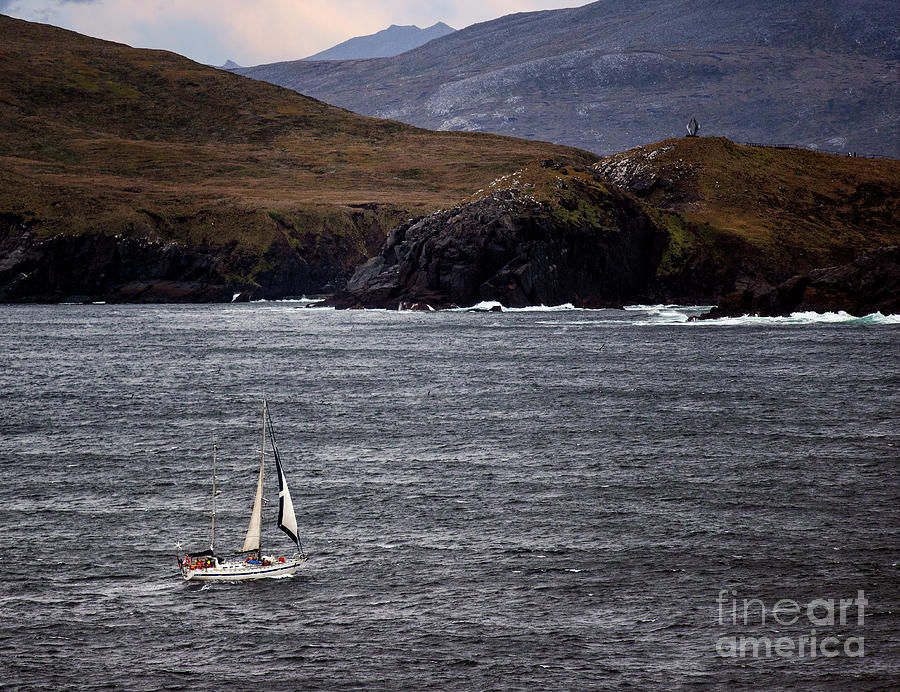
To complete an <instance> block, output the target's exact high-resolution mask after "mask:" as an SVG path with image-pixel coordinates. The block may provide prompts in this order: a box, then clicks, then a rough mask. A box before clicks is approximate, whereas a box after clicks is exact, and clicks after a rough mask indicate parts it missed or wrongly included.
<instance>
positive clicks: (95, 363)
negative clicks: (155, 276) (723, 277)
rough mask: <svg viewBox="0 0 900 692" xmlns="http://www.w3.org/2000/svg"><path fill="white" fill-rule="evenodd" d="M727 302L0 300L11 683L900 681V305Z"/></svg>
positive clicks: (662, 685) (441, 685)
mask: <svg viewBox="0 0 900 692" xmlns="http://www.w3.org/2000/svg"><path fill="white" fill-rule="evenodd" d="M483 307H484V308H489V307H490V306H489V305H486V306H483ZM697 312H699V310H696V309H685V308H678V307H675V306H633V307H632V308H631V309H628V310H624V311H614V310H601V311H582V310H572V309H546V310H525V311H507V312H503V313H496V312H465V311H460V312H440V313H421V312H402V313H401V312H382V311H348V312H338V311H331V310H319V309H308V308H305V307H303V304H300V303H260V304H249V305H248V304H244V305H229V306H220V305H216V306H111V305H93V306H2V307H0V348H2V350H0V352H2V354H3V367H2V368H0V393H2V409H0V536H2V542H0V616H2V617H0V687H2V688H4V689H42V690H60V689H71V688H81V689H108V688H122V689H133V690H162V689H167V690H182V689H243V690H246V689H251V688H253V687H256V686H264V687H266V688H272V689H336V690H345V689H362V690H369V689H415V690H429V689H430V690H446V689H460V690H468V689H521V690H538V689H540V690H550V689H559V690H602V689H618V688H622V687H630V688H632V689H640V690H669V689H678V688H688V689H729V690H732V689H769V690H776V689H791V690H794V689H801V690H803V689H808V690H821V689H826V690H846V689H896V688H897V687H898V686H900V616H898V613H900V522H898V519H900V480H898V471H900V463H898V462H900V425H898V419H900V403H898V391H900V387H898V385H900V362H898V354H900V321H898V320H897V319H896V318H885V317H881V316H879V315H875V316H869V317H867V318H862V319H856V318H851V317H849V316H846V315H840V314H837V315H825V316H818V315H814V314H805V315H795V316H793V317H791V318H782V319H769V320H765V319H749V318H744V319H736V320H719V321H714V322H702V323H698V322H688V321H687V318H688V316H689V315H691V314H695V313H697ZM264 396H265V397H267V398H268V400H269V404H270V409H271V413H272V417H273V420H274V424H275V428H276V432H277V433H278V440H279V446H280V448H281V452H282V456H283V457H284V461H285V466H286V473H287V474H288V480H289V482H290V484H291V492H292V495H293V498H294V504H295V507H296V508H297V515H298V522H299V524H300V529H301V534H302V539H303V542H304V547H305V548H306V550H307V551H308V552H309V555H310V559H309V561H308V562H307V563H305V565H304V566H303V568H302V570H301V572H300V573H298V574H297V575H296V576H295V577H293V578H288V579H279V580H265V581H259V582H245V583H238V584H209V585H205V586H202V585H198V584H193V583H185V582H183V580H182V579H181V577H180V575H179V572H178V568H177V564H176V552H178V551H179V550H180V551H181V552H183V551H184V550H188V549H202V548H204V547H206V546H208V543H209V509H210V508H209V504H210V492H211V489H210V482H211V460H212V448H213V445H214V444H218V449H219V453H218V474H217V475H218V484H219V489H220V490H221V494H220V495H219V496H218V499H217V507H218V516H217V532H216V541H217V546H218V548H219V549H220V550H228V549H230V548H234V549H237V548H239V547H240V543H241V541H242V539H243V532H244V531H245V530H246V524H247V521H248V519H249V513H250V506H251V503H252V497H253V492H254V487H255V482H256V471H257V463H258V462H257V459H258V444H259V425H260V420H259V419H260V409H261V399H262V398H263V397H264ZM269 481H270V485H269V486H268V489H267V496H268V498H269V499H270V500H271V502H270V503H269V505H268V507H267V508H266V512H267V514H266V515H265V516H264V524H265V526H264V530H263V542H264V548H265V549H266V550H267V551H271V552H274V553H279V552H280V553H282V554H288V553H289V552H290V549H291V546H290V543H289V541H288V540H287V538H286V537H285V536H283V534H281V533H280V532H278V531H277V530H276V529H275V527H274V512H275V508H276V507H277V490H276V489H275V488H274V479H273V477H272V475H271V474H270V476H269ZM179 545H180V546H181V547H180V548H179ZM860 592H862V593H860ZM745 599H758V600H756V601H752V600H749V601H748V603H745ZM818 599H821V600H818ZM840 599H845V600H846V601H847V602H846V604H845V608H844V613H843V615H844V618H843V620H844V621H843V622H841V619H842V618H841V617H840V610H839V608H838V607H839V606H840ZM779 600H781V601H782V606H781V607H782V610H781V611H780V612H781V620H782V621H784V622H788V623H789V624H782V622H778V621H775V620H774V619H773V617H772V612H771V609H772V608H773V607H774V604H775V603H776V601H779ZM792 602H793V603H794V604H795V605H796V608H794V609H793V610H792V608H793V606H791V603H792ZM829 603H830V604H831V605H832V606H833V607H834V611H833V615H834V617H832V618H831V620H830V621H829V619H828V615H829V612H830V611H829ZM745 605H748V606H749V607H748V610H747V614H748V617H744V612H743V609H744V606H745ZM763 608H765V609H766V611H765V615H767V618H766V621H765V622H764V623H763V622H762V621H761V620H762V618H761V616H762V615H763V614H764V613H763ZM785 613H787V615H785ZM792 613H793V620H794V621H793V622H790V621H791V619H792V618H791V617H788V616H790V615H791V614H792ZM751 636H752V637H755V638H756V640H757V641H756V642H755V645H756V647H757V648H756V649H755V651H754V650H753V649H752V648H751V647H750V645H747V646H745V648H743V649H742V650H741V652H742V653H743V654H744V655H739V656H730V655H725V654H729V653H730V652H737V651H738V649H737V648H735V646H737V645H733V644H730V643H729V642H738V638H739V637H743V638H745V641H744V644H743V645H746V644H747V640H746V637H751ZM803 637H806V639H805V640H803ZM829 637H830V638H831V640H828V638H829ZM764 638H768V639H769V641H770V642H773V646H774V642H776V640H777V639H779V638H780V639H782V640H785V641H787V642H789V643H790V647H792V648H791V652H788V655H785V653H786V652H787V647H788V644H787V643H784V641H782V643H781V645H780V646H781V653H778V652H776V651H775V650H774V649H771V648H770V650H769V652H768V653H769V655H767V651H766V648H765V642H764V641H762V639H764ZM813 638H816V642H815V644H813V642H812V639H813ZM823 640H828V641H826V642H825V648H824V649H823V648H822V641H823ZM848 642H850V643H849V644H848ZM743 645H741V646H743ZM801 645H804V646H805V655H799V653H798V650H799V647H800V646H801ZM810 650H813V651H815V652H816V653H817V655H816V656H815V657H812V656H811V655H810ZM834 652H837V655H834V656H832V655H831V654H832V653H834ZM860 653H863V654H864V655H858V654H860ZM851 654H856V655H851Z"/></svg>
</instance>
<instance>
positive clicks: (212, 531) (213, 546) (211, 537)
mask: <svg viewBox="0 0 900 692" xmlns="http://www.w3.org/2000/svg"><path fill="white" fill-rule="evenodd" d="M218 451H219V445H218V444H214V445H213V484H212V485H213V491H212V527H211V528H210V532H209V533H210V535H209V552H211V553H215V552H216V452H218Z"/></svg>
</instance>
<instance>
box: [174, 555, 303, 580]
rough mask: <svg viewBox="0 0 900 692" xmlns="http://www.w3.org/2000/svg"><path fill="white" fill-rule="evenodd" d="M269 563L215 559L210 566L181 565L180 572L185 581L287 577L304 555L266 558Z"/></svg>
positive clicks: (298, 564) (292, 572)
mask: <svg viewBox="0 0 900 692" xmlns="http://www.w3.org/2000/svg"><path fill="white" fill-rule="evenodd" d="M267 560H268V562H269V564H250V563H248V562H246V561H238V560H234V561H230V560H226V561H224V562H220V561H219V560H216V561H215V563H214V564H213V565H211V566H205V565H201V566H196V567H195V566H192V565H191V564H188V565H185V564H182V566H181V574H182V576H183V577H184V580H185V581H247V580H249V579H277V578H279V577H289V576H290V575H292V574H294V573H295V572H296V571H297V569H298V568H299V567H300V564H301V563H302V562H304V561H305V560H306V558H305V557H301V558H292V559H285V560H284V562H279V561H278V560H277V558H267Z"/></svg>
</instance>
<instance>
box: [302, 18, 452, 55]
mask: <svg viewBox="0 0 900 692" xmlns="http://www.w3.org/2000/svg"><path fill="white" fill-rule="evenodd" d="M454 31H456V29H454V28H453V27H450V26H447V25H446V24H444V23H443V22H438V23H437V24H434V25H432V26H430V27H428V28H427V29H420V28H419V27H417V26H412V25H408V26H397V25H396V24H391V25H390V26H389V27H388V28H387V29H382V30H381V31H379V32H377V33H374V34H369V35H368V36H357V37H356V38H351V39H348V40H346V41H344V42H343V43H339V44H337V45H336V46H334V47H332V48H329V49H328V50H323V51H322V52H320V53H316V54H315V55H311V56H309V57H308V58H304V59H305V60H358V59H360V58H390V57H392V56H394V55H400V53H405V52H406V51H408V50H412V49H413V48H418V47H419V46H421V45H424V44H426V43H428V42H429V41H432V40H434V39H436V38H440V37H441V36H446V35H447V34H452V33H453V32H454Z"/></svg>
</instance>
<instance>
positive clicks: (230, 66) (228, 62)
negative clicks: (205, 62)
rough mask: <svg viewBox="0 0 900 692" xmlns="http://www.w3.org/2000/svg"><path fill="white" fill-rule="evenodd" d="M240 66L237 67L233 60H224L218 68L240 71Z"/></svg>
mask: <svg viewBox="0 0 900 692" xmlns="http://www.w3.org/2000/svg"><path fill="white" fill-rule="evenodd" d="M240 68H241V66H240V65H238V64H237V63H236V62H235V61H234V60H226V61H225V64H224V65H222V66H220V67H219V69H220V70H237V69H240Z"/></svg>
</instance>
